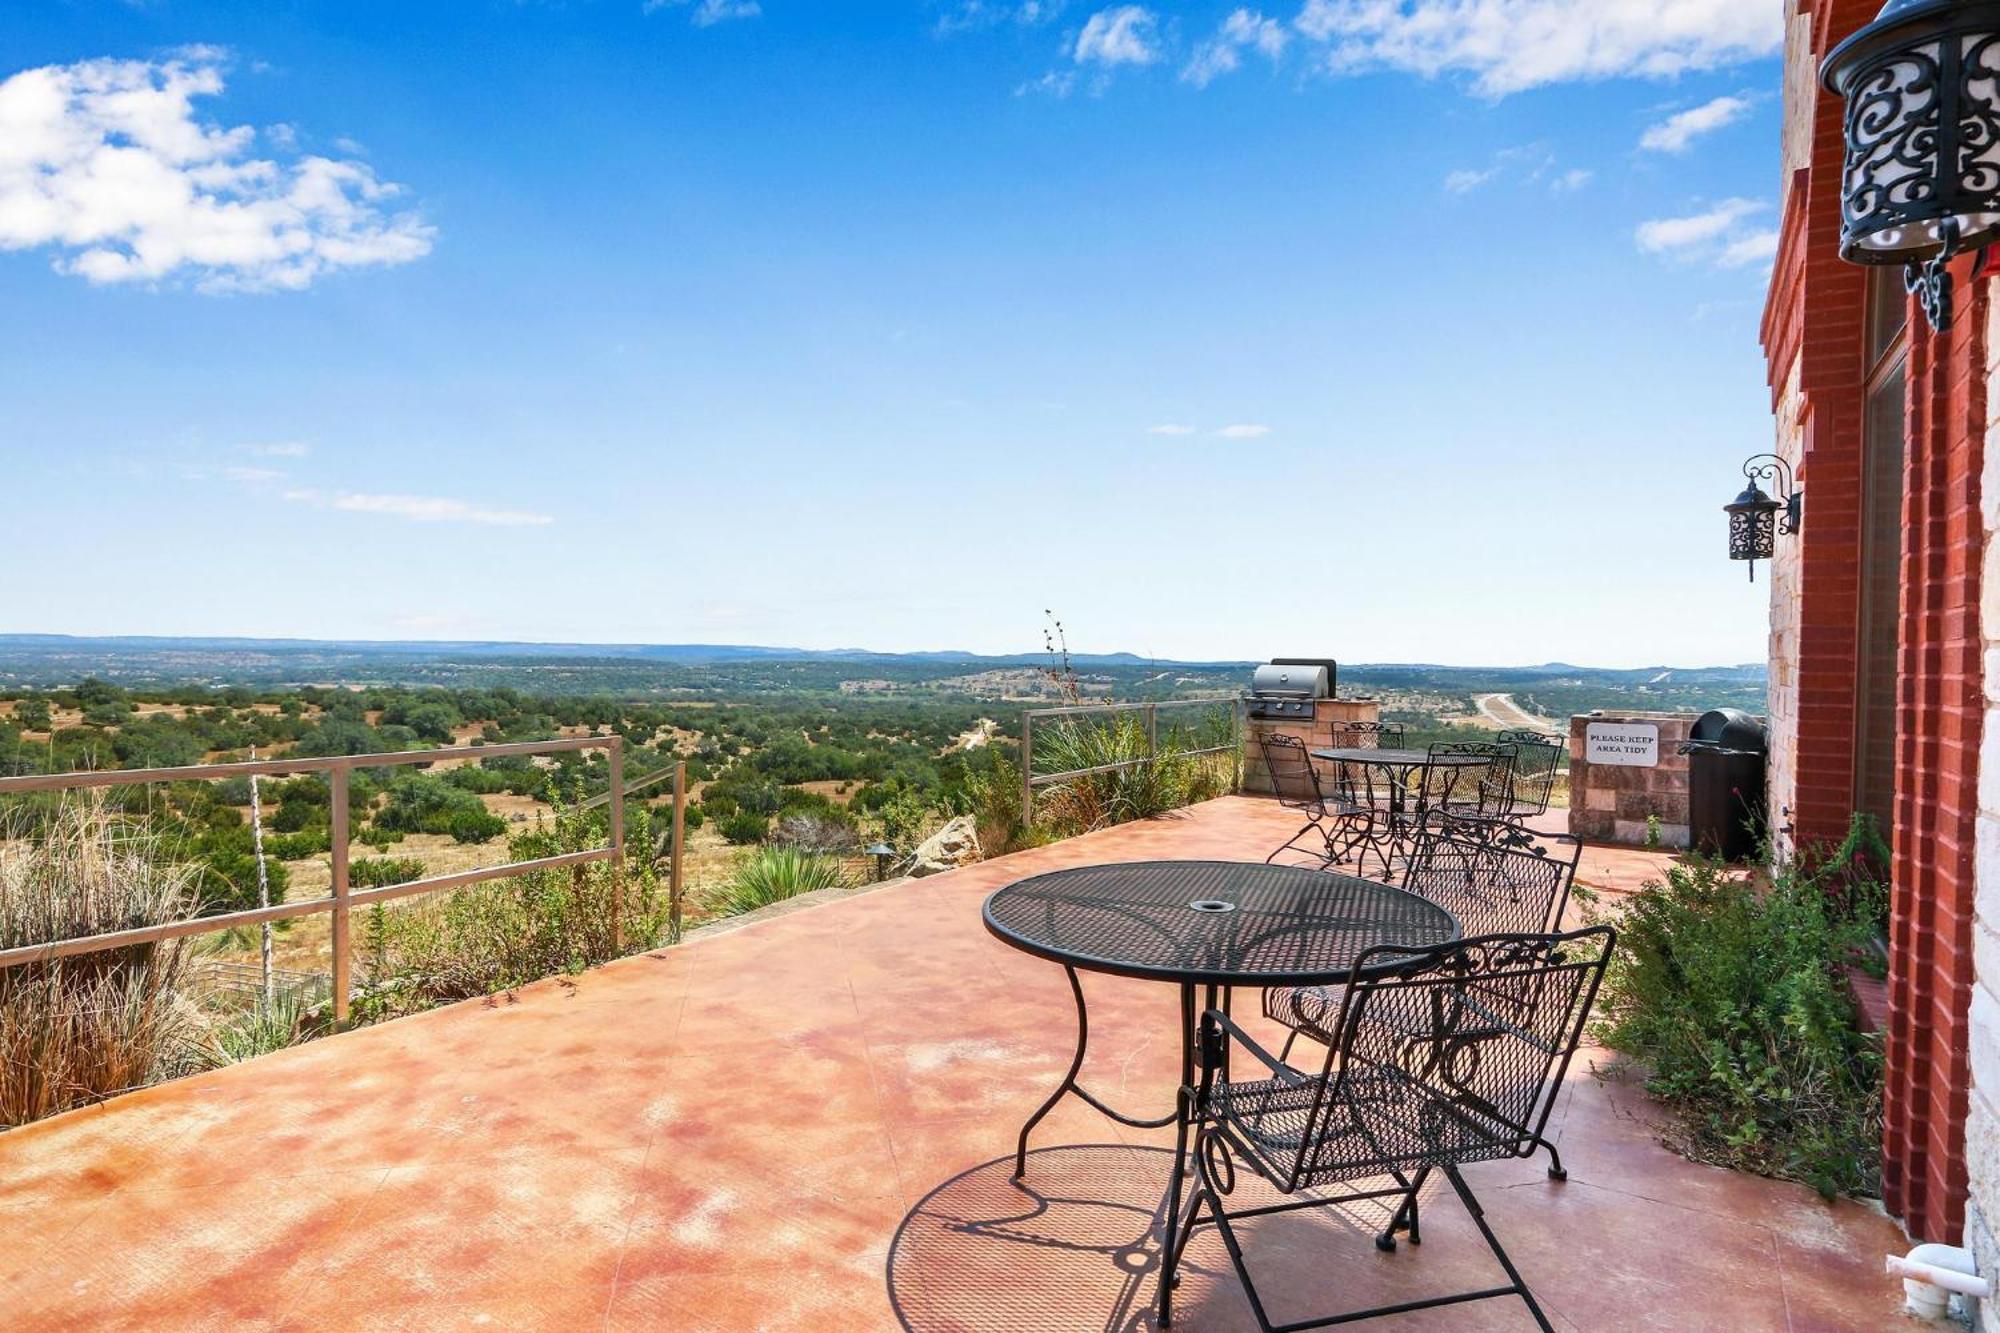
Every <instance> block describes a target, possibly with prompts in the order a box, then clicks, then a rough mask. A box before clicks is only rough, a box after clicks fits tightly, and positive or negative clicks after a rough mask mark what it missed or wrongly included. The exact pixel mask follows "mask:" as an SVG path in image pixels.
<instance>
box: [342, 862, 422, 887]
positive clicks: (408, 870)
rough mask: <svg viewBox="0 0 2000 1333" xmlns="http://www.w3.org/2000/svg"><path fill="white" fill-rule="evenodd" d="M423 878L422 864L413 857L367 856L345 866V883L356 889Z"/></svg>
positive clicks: (403, 882)
mask: <svg viewBox="0 0 2000 1333" xmlns="http://www.w3.org/2000/svg"><path fill="white" fill-rule="evenodd" d="M423 877H424V863H423V862H422V861H419V860H418V859H417V858H416V857H414V856H367V857H363V858H361V859H360V860H358V861H351V862H349V863H348V866H347V882H348V884H349V886H350V887H353V888H357V889H379V888H381V887H382V886H384V885H386V884H407V883H409V882H410V881H411V880H413V879H422V878H423Z"/></svg>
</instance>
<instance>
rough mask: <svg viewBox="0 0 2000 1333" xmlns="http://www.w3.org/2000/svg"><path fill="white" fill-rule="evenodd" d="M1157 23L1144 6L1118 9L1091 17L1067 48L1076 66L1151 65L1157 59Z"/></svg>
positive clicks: (1123, 6)
mask: <svg viewBox="0 0 2000 1333" xmlns="http://www.w3.org/2000/svg"><path fill="white" fill-rule="evenodd" d="M1158 27H1159V21H1158V20H1157V19H1155V18H1154V17H1153V12H1152V11H1151V10H1149V9H1147V8H1145V7H1144V6H1143V5H1118V6H1115V7H1113V8H1111V9H1100V10H1098V11H1097V12H1096V13H1095V14H1092V15H1091V16H1090V18H1089V20H1088V21H1087V22H1085V23H1084V25H1083V31H1082V32H1080V33H1078V34H1077V37H1076V43H1075V45H1073V46H1071V47H1070V53H1069V54H1070V59H1072V60H1074V61H1076V63H1077V64H1079V65H1092V64H1095V65H1150V64H1152V63H1153V62H1154V61H1156V60H1158V59H1159V58H1160V50H1159V46H1158V44H1157V43H1158Z"/></svg>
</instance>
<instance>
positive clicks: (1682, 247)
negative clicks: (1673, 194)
mask: <svg viewBox="0 0 2000 1333" xmlns="http://www.w3.org/2000/svg"><path fill="white" fill-rule="evenodd" d="M1763 207H1764V205H1762V204H1760V203H1758V202H1757V201H1756V200H1754V199H1725V200H1723V201H1722V202H1721V203H1719V204H1717V205H1715V206H1714V207H1713V208H1711V209H1709V210H1708V211H1706V212H1703V213H1691V214H1689V215H1688V216H1686V217H1678V218H1657V219H1655V220H1653V221H1651V222H1642V223H1640V224H1639V230H1638V232H1637V233H1636V236H1637V239H1638V242H1639V248H1640V249H1641V250H1643V251H1645V252H1646V253H1647V254H1651V255H1659V254H1686V253H1688V252H1690V251H1694V250H1698V249H1700V248H1702V247H1704V246H1710V245H1713V244H1715V243H1716V242H1718V241H1720V240H1721V239H1722V238H1723V237H1724V236H1726V235H1728V234H1729V233H1730V232H1732V231H1734V230H1735V229H1736V226H1737V224H1738V223H1740V222H1741V221H1742V220H1743V219H1744V218H1746V217H1749V216H1750V215H1751V214H1752V213H1757V212H1761V211H1762V210H1763Z"/></svg>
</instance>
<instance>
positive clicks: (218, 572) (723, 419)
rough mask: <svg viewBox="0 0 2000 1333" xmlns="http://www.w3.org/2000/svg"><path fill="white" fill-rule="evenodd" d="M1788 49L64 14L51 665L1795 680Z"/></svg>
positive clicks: (54, 270)
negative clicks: (1285, 658)
mask: <svg viewBox="0 0 2000 1333" xmlns="http://www.w3.org/2000/svg"><path fill="white" fill-rule="evenodd" d="M1475 9H1476V10H1477V12H1478V13H1481V14H1483V15H1484V18H1483V19H1481V20H1480V21H1479V22H1477V23H1475V22H1473V21H1472V17H1471V16H1472V15H1473V14H1474V13H1475ZM1766 10H1768V11H1769V13H1768V14H1766V13H1764V12H1763V11H1766ZM1781 10H1782V6H1781V5H1779V4H1778V3H1777V2H1776V0H1768V2H1767V3H1761V4H1755V5H1753V4H1749V3H1747V0H1643V2H1641V0H1495V2H1494V3H1489V4H1485V5H1481V6H1477V7H1475V6H1473V5H1472V4H1471V3H1470V0H1306V3H1304V4H1303V6H1301V4H1300V2H1299V0H1285V3H1282V4H1279V5H1277V6H1276V7H1275V8H1270V9H1266V10H1255V9H1250V10H1239V9H1238V7H1236V6H1233V5H1230V4H1226V3H1225V4H1217V5H1209V4H1189V5H1182V6H1169V5H1164V4H1158V5H1151V6H1141V5H1111V6H1108V7H1106V6H1103V5H1099V4H1091V3H1075V0H1071V3H1067V4H1059V3H1054V2H1053V0H1041V3H1039V4H1035V3H1022V2H1021V0H1012V2H1011V3H1003V2H1002V0H983V3H976V4H968V3H964V0H953V2H952V3H949V4H947V3H943V2H942V0H937V2H929V0H875V2H873V3H856V4H849V3H838V4H830V3H824V2H823V0H822V2H819V3H807V2H806V0H760V3H759V4H751V3H746V2H745V0H680V2H679V3H654V4H652V5H647V4H645V3H643V0H571V2H570V3H531V2H526V0H524V2H523V3H475V2H470V0H468V2H467V3H449V4H447V3H438V4H430V5H420V6H411V5H401V4H383V3H341V4H330V3H329V4H314V3H304V2H303V0H294V2H292V3H284V4H271V3H266V4H247V3H245V4H219V3H194V2H192V0H148V2H147V3H143V4H138V3H131V4H128V3H117V2H115V0H71V2H70V3H48V4H32V5H23V6H11V7H9V8H8V9H7V10H6V11H5V12H4V13H0V53H4V54H0V305H4V307H5V309H6V310H7V311H8V312H9V318H7V319H6V320H4V321H0V401H4V402H5V404H6V409H5V412H4V416H3V417H0V422H3V423H4V424H0V476H4V483H0V484H4V485H5V487H6V491H7V493H8V495H9V498H10V500H11V503H10V504H9V506H8V509H9V513H10V516H11V521H10V527H11V529H12V533H11V536H12V540H11V541H10V542H9V547H10V549H11V550H12V551H14V552H15V554H16V560H15V561H13V562H10V564H11V565H12V568H11V569H10V571H9V573H8V575H7V579H6V583H7V595H6V598H5V602H4V606H5V610H4V612H0V629H6V630H15V631H46V632H70V633H168V634H259V635H262V634H279V635H298V636H308V637H376V638H438V637H451V638H460V637H476V638H522V639H535V640H584V641H651V642H685V641H726V642H749V643H772V644H786V645H798V646H805V647H837V646H866V647H872V648H882V649H921V648H943V647H957V648H968V649H973V650H978V651H989V652H1003V651H1024V650H1032V649H1035V648H1037V647H1038V646H1039V624H1040V620H1041V615H1042V611H1043V608H1045V607H1050V608H1054V609H1055V610H1056V611H1057V612H1058V613H1059V614H1061V615H1062V616H1063V618H1064V619H1065V621H1066V622H1067V623H1068V624H1069V626H1070V627H1071V633H1072V643H1073V645H1074V646H1076V647H1078V648H1080V649H1086V650H1093V651H1096V650H1120V649H1122V650H1130V651H1134V652H1141V653H1148V654H1153V655H1159V656H1178V657H1201V658H1206V657H1227V658H1242V657H1256V656H1262V655H1267V654H1270V653H1277V652H1291V653H1329V654H1332V655H1335V656H1339V657H1341V658H1343V659H1346V660H1352V661H1408V660H1423V661H1437V662H1448V663H1519V662H1530V661H1545V660H1551V659H1558V658H1560V659H1567V660H1572V661H1583V662H1588V663H1593V664H1605V665H1644V664H1652V663H1657V662H1672V663H1675V664H1690V665H1692V664H1705V663H1713V662H1738V661H1754V660H1761V658H1762V656H1763V652H1764V608H1765V603H1764V599H1763V591H1762V587H1761V585H1760V586H1759V587H1758V588H1756V589H1752V588H1750V587H1748V586H1746V585H1745V583H1744V581H1743V575H1742V569H1741V567H1740V566H1734V565H1731V564H1730V563H1729V562H1728V561H1727V560H1726V559H1725V558H1724V550H1725V548H1724V527H1723V518H1722V514H1721V512H1720V506H1721V505H1722V503H1723V502H1724V501H1726V500H1727V499H1729V498H1730V497H1731V496H1732V495H1733V494H1734V493H1735V491H1736V490H1737V489H1739V488H1740V485H1741V475H1740V472H1739V470H1738V469H1739V465H1740V463H1741V461H1742V460H1743V459H1744V458H1745V457H1746V456H1747V455H1749V454H1752V453H1756V452H1760V451H1762V450H1764V449H1766V448H1768V447H1769V442H1770V437H1771V428H1770V416H1769V396H1768V392H1767V390H1766V388H1765V385H1764V377H1763V366H1762V360H1761V356H1760V354H1759V352H1758V349H1757V339H1756V330H1757V321H1758V316H1759V313H1760V310H1761V306H1762V300H1763V288H1764V284H1765V281H1766V275H1767V271H1768V266H1769V258H1768V257H1769V253H1770V249H1771V246H1772V243H1773V233H1774V229H1775V226H1776V209H1775V204H1776V198H1777V186H1778V165H1777V151H1778V150H1777V137H1778V131H1777V122H1778V113H1779V107H1778V81H1779V62H1778V59H1777V42H1778V36H1779V32H1780V17H1779V16H1780V13H1781ZM1753 11H1754V12H1753ZM10 76H11V77H10ZM28 553H32V555H29V554H28Z"/></svg>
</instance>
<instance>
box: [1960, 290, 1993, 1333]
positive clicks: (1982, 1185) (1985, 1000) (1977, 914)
mask: <svg viewBox="0 0 2000 1333" xmlns="http://www.w3.org/2000/svg"><path fill="white" fill-rule="evenodd" d="M1993 309H1994V311H1995V312H2000V303H1995V305H1994V307H1993ZM1986 346H1987V366H1986V373H1987V379H1988V382H1989V383H1990V382H1991V381H1992V378H1993V376H1994V375H1995V374H2000V313H1996V314H1994V315H1993V316H1991V317H1990V319H1989V326H1988V331H1987V340H1986ZM1996 401H2000V399H1996V398H1995V397H1994V396H1993V395H1989V396H1988V402H1989V403H1994V402H1996ZM1980 509H1981V511H1982V514H1981V516H1982V518H1983V520H1984V522H1983V524H1982V526H1983V528H1984V532H1983V533H1982V534H1981V540H1982V546H1983V549H1982V551H1981V559H1982V561H1983V570H1984V572H1983V575H1982V577H1981V581H1980V612H1979V623H1980V637H1981V640H1982V646H1983V648H1984V650H1985V651H1984V655H1985V661H1986V670H1985V673H1984V674H1985V695H1986V698H1985V704H1986V725H1985V728H1984V729H1983V731H1982V732H1981V736H1980V745H1979V815H1978V821H1977V824H1976V826H1975V827H1976V833H1975V838H1974V843H1975V847H1976V852H1975V863H1974V865H1975V868H1974V886H1975V887H1974V893H1973V924H1972V960H1973V963H1972V967H1973V986H1972V1003H1971V1005H1970V1007H1969V1012H1968V1014H1967V1027H1968V1029H1969V1034H1970V1045H1971V1048H1972V1051H1971V1055H1972V1059H1971V1065H1972V1092H1971V1094H1970V1095H1969V1096H1968V1097H1967V1099H1966V1102H1967V1105H1966V1120H1965V1167H1966V1175H1967V1178H1968V1197H1967V1200H1966V1210H1965V1235H1964V1239H1963V1243H1964V1244H1965V1246H1966V1247H1967V1248H1968V1249H1970V1250H1971V1251H1972V1253H1973V1255H1974V1257H1975V1258H1976V1259H1977V1260H1978V1261H1979V1271H1980V1272H1981V1273H1984V1274H1986V1275H1987V1276H1989V1277H1994V1278H2000V1242H1996V1240H1995V1238H1994V1227H1995V1226H1996V1225H2000V542H1996V541H1995V540H1994V534H1995V533H1996V532H2000V411H1993V412H1991V413H1990V419H1989V421H1988V423H1987V429H1986V447H1985V453H1984V458H1983V460H1982V464H1981V477H1980ZM1981 1306H1982V1308H1981V1309H1980V1311H1979V1326H1980V1327H1981V1328H1982V1329H1983V1330H1985V1333H2000V1301H1985V1302H1982V1303H1981Z"/></svg>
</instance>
